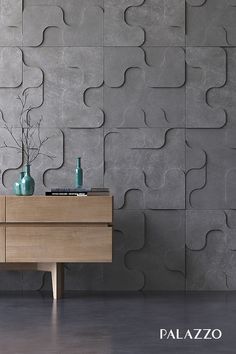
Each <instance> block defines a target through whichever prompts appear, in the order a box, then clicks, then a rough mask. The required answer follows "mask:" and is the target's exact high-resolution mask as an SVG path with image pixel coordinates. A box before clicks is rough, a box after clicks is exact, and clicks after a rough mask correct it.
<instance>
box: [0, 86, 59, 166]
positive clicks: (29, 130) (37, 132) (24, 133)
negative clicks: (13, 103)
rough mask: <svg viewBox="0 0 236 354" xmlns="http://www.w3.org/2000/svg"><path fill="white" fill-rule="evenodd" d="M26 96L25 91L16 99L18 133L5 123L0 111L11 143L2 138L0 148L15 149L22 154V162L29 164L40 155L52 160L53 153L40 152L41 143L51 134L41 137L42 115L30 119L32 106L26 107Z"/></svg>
mask: <svg viewBox="0 0 236 354" xmlns="http://www.w3.org/2000/svg"><path fill="white" fill-rule="evenodd" d="M27 97H28V93H27V91H25V92H23V93H22V94H21V95H19V96H17V99H18V100H19V101H20V105H21V110H20V114H19V122H18V124H19V125H18V126H19V129H20V134H16V130H17V129H14V128H13V127H12V126H9V125H8V124H7V122H6V120H5V119H4V116H3V113H2V112H1V111H0V119H2V120H3V122H4V128H5V129H6V130H7V131H8V133H9V135H10V136H11V138H12V145H9V144H8V143H6V141H5V140H4V141H3V145H0V149H5V148H8V149H15V150H16V151H17V152H18V153H21V154H22V159H23V163H24V164H27V165H30V164H31V163H32V162H33V161H34V160H36V158H37V157H38V156H40V155H42V156H45V157H47V158H49V159H51V160H53V159H54V158H55V156H54V155H51V154H46V153H43V152H42V147H43V145H44V144H45V143H46V141H48V140H49V139H50V138H51V136H47V137H44V138H42V136H41V124H42V120H43V117H41V118H40V119H39V120H38V121H36V122H33V121H32V118H31V115H30V112H31V109H32V107H31V106H28V107H27Z"/></svg>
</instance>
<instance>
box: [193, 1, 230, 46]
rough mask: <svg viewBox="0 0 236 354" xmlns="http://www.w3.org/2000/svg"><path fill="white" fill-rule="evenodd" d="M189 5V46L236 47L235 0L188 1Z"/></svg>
mask: <svg viewBox="0 0 236 354" xmlns="http://www.w3.org/2000/svg"><path fill="white" fill-rule="evenodd" d="M187 4H188V8H187V45H189V46H209V47H210V46H234V45H235V43H236V25H235V16H236V8H235V6H236V2H235V0H226V1H222V0H207V1H203V0H188V1H187ZM209 19H210V21H209Z"/></svg>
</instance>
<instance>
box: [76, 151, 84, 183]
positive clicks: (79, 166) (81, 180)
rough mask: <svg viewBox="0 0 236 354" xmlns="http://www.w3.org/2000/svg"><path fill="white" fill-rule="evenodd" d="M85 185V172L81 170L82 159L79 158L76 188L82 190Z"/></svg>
mask: <svg viewBox="0 0 236 354" xmlns="http://www.w3.org/2000/svg"><path fill="white" fill-rule="evenodd" d="M82 185H83V170H82V168H81V158H80V157H78V158H77V164H76V170H75V187H76V188H81V187H82Z"/></svg>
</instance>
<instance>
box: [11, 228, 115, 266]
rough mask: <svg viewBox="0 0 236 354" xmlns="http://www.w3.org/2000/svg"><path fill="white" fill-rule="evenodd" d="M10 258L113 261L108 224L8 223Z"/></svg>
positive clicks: (25, 259)
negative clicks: (49, 224)
mask: <svg viewBox="0 0 236 354" xmlns="http://www.w3.org/2000/svg"><path fill="white" fill-rule="evenodd" d="M6 261H7V262H111V261H112V228H111V227H108V226H78V225H71V226H47V225H45V226H44V225H39V226H36V225H32V226H31V225H24V226H23V225H18V226H14V225H8V226H7V227H6Z"/></svg>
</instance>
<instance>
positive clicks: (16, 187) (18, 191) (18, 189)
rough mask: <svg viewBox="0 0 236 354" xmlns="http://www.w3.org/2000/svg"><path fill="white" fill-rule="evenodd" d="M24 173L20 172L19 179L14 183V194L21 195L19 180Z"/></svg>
mask: <svg viewBox="0 0 236 354" xmlns="http://www.w3.org/2000/svg"><path fill="white" fill-rule="evenodd" d="M24 174H25V172H23V171H22V172H21V173H20V177H19V180H18V181H17V182H16V183H14V187H13V189H14V193H15V195H22V192H21V181H22V178H23V177H24Z"/></svg>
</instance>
